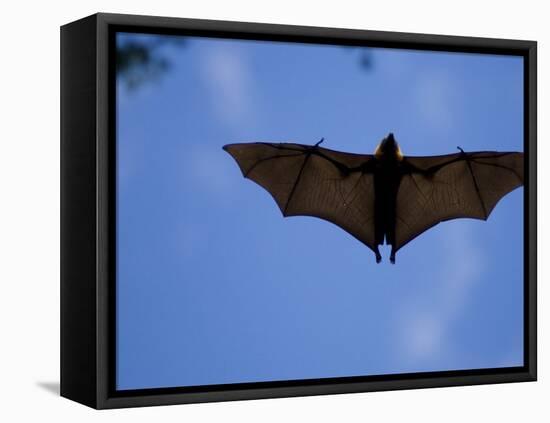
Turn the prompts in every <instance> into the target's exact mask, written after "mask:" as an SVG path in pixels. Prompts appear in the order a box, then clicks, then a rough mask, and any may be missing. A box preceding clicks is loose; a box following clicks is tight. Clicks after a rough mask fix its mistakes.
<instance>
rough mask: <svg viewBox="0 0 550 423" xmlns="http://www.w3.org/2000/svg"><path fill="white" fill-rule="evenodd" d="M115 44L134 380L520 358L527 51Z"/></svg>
mask: <svg viewBox="0 0 550 423" xmlns="http://www.w3.org/2000/svg"><path fill="white" fill-rule="evenodd" d="M116 50H117V60H116V62H117V69H116V84H117V90H116V219H117V220H116V227H117V229H116V231H117V232H116V242H117V244H116V388H117V389H119V390H128V389H148V388H165V387H188V386H203V385H215V384H235V383H247V382H269V381H285V380H301V379H322V378H338V377H350V376H371V375H388V374H402V373H415V372H435V371H447V370H465V369H488V368H503V367H516V366H523V364H524V350H523V340H524V333H523V327H524V322H523V315H524V310H523V304H524V298H523V287H524V284H523V274H524V261H523V237H524V232H523V204H524V190H523V187H522V186H521V185H522V184H521V177H522V175H520V174H519V173H521V172H522V171H523V159H522V158H521V155H514V154H512V155H504V156H503V155H501V153H511V152H513V153H521V152H522V151H523V145H524V144H523V140H524V128H523V113H524V104H523V87H524V86H523V83H524V75H523V69H524V63H523V58H522V57H520V56H510V55H506V56H505V55H490V54H477V53H468V54H467V53H451V52H441V51H437V52H436V51H418V50H404V49H389V48H366V47H350V46H337V45H318V44H306V43H290V42H274V41H251V40H236V39H222V38H207V37H191V36H185V37H183V36H168V35H151V34H135V33H118V34H117V35H116ZM390 134H391V135H390ZM321 141H322V142H321ZM319 142H321V143H320V144H319ZM381 142H382V144H381ZM254 143H262V144H254ZM228 145H229V146H230V147H227V146H228ZM235 145H237V147H235ZM316 145H317V146H316ZM224 146H226V148H225V150H224ZM231 146H233V147H231ZM377 147H378V148H377ZM457 147H459V148H457ZM339 152H345V153H352V154H351V155H346V154H342V153H339ZM477 152H489V153H483V154H482V153H477ZM495 152H497V153H495ZM228 153H229V154H228ZM375 153H376V154H375ZM358 155H360V156H358ZM448 155H449V156H448ZM450 155H452V156H450ZM416 156H422V157H424V156H445V157H444V158H440V159H437V160H436V161H435V162H434V161H433V159H429V160H428V161H426V160H420V159H414V157H416ZM430 160H431V161H430ZM268 163H270V164H269V166H268V165H267V164H268ZM381 163H383V164H381ZM445 166H446V167H445ZM396 175H397V176H396ZM243 176H246V178H245V177H243ZM464 181H469V182H468V184H469V185H468V186H469V187H470V188H468V190H466V188H464V186H465V184H466V182H464ZM255 182H256V183H255ZM399 190H401V191H400V192H399ZM466 191H467V192H466ZM466 198H469V200H466ZM300 199H301V200H300ZM395 199H397V200H395ZM477 200H479V201H477ZM300 201H302V203H303V204H301V205H299V204H298V203H299V202H300ZM381 204H383V205H384V206H381ZM420 205H421V206H422V207H423V208H422V207H421V208H420V209H419V207H420ZM394 206H395V207H394ZM493 206H494V208H493ZM451 208H452V210H451ZM436 209H437V210H438V211H437V213H436V211H434V210H436ZM396 210H397V211H396ZM419 210H421V212H419ZM457 210H458V211H457ZM413 212H414V213H416V214H414V215H413ZM283 214H286V215H289V217H286V218H285V217H283ZM293 214H306V215H307V216H303V215H300V216H292V217H290V215H293ZM369 216H370V217H369ZM411 216H412V217H411ZM456 217H461V218H456ZM473 217H475V218H473ZM485 218H486V220H485ZM421 219H424V220H426V222H428V223H427V224H425V225H424V226H426V225H427V227H426V228H425V229H427V230H425V231H424V230H422V231H420V232H418V231H419V230H420V229H422V228H420V226H421V225H420V223H418V222H419V221H420V220H421ZM434 219H435V220H438V219H439V220H445V221H442V222H441V223H439V224H435V223H437V222H436V221H434ZM447 219H450V220H447ZM414 225H417V226H414ZM418 225H420V226H418ZM407 228H408V229H407ZM419 228H420V229H419ZM407 230H410V231H409V232H410V234H409V235H407V236H409V238H410V237H411V236H413V235H414V236H413V237H412V238H410V239H409V238H407V236H405V235H403V234H404V233H405V232H406V231H407ZM411 234H412V235H411ZM400 237H401V238H400ZM400 239H401V241H400ZM380 240H381V241H382V242H380V243H379V242H378V241H380ZM403 241H407V242H406V243H405V244H403ZM384 242H386V243H387V244H385V245H384ZM371 244H372V245H371ZM379 244H383V245H379ZM392 247H393V248H392ZM396 247H400V248H396ZM376 250H378V251H379V255H378V254H376ZM392 250H397V251H392ZM377 261H379V263H377ZM392 261H395V263H392Z"/></svg>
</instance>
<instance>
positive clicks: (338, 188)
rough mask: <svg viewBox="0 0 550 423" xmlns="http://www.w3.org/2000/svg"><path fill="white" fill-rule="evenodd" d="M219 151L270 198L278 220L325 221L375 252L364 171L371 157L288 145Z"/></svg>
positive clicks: (368, 177) (370, 192)
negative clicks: (278, 213) (308, 218)
mask: <svg viewBox="0 0 550 423" xmlns="http://www.w3.org/2000/svg"><path fill="white" fill-rule="evenodd" d="M223 148H224V150H225V151H227V152H228V153H229V154H231V156H233V158H234V159H235V160H236V161H237V163H238V165H239V167H240V168H241V171H242V173H243V175H244V176H245V177H246V178H248V179H251V180H252V181H254V182H256V183H257V184H259V185H260V186H262V187H263V188H265V189H266V190H267V191H268V192H269V193H270V194H271V195H272V197H273V198H274V199H275V201H276V202H277V205H278V206H279V208H280V209H281V212H282V213H283V216H315V217H318V218H321V219H324V220H327V221H329V222H332V223H334V224H336V225H338V226H339V227H340V228H342V229H344V230H345V231H346V232H348V233H349V234H351V235H353V236H354V237H355V238H357V239H358V240H359V241H361V242H362V243H364V244H365V245H366V246H368V247H369V248H370V249H372V250H373V251H374V249H375V248H376V245H375V239H374V237H375V230H374V180H373V179H374V178H373V175H372V172H369V171H368V170H367V169H368V165H367V164H368V163H369V162H370V161H371V160H372V156H370V155H364V154H351V153H342V152H338V151H333V150H328V149H326V148H321V147H318V146H307V145H302V144H290V143H282V144H271V143H245V144H229V145H226V146H224V147H223ZM365 165H367V166H365ZM362 167H363V168H362ZM359 168H362V170H358V169H359ZM351 169H354V170H351ZM350 170H351V171H350Z"/></svg>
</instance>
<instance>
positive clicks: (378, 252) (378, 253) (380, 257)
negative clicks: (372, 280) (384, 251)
mask: <svg viewBox="0 0 550 423" xmlns="http://www.w3.org/2000/svg"><path fill="white" fill-rule="evenodd" d="M374 254H376V263H380V262H381V261H382V256H381V255H380V251H378V250H376V251H375V252H374Z"/></svg>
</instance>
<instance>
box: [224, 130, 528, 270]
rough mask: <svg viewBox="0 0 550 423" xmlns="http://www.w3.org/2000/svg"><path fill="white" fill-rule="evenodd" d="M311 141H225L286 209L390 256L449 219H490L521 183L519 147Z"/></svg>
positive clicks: (249, 173) (391, 140) (251, 175)
mask: <svg viewBox="0 0 550 423" xmlns="http://www.w3.org/2000/svg"><path fill="white" fill-rule="evenodd" d="M322 142H323V139H321V141H319V142H318V143H317V144H315V145H304V144H293V143H267V142H255V143H238V144H228V145H225V146H224V147H223V149H224V150H225V151H227V152H228V153H229V154H230V155H231V156H232V157H233V158H234V159H235V161H236V162H237V164H238V165H239V167H240V169H241V172H242V174H243V176H244V177H245V178H248V179H251V180H252V181H254V182H256V183H257V184H259V185H260V186H261V187H263V188H264V189H266V190H267V191H268V192H269V193H270V194H271V196H272V197H273V199H274V200H275V202H276V203H277V205H278V206H279V208H280V210H281V212H282V214H283V216H285V217H286V216H313V217H318V218H321V219H324V220H326V221H329V222H332V223H333V224H335V225H337V226H339V227H340V228H342V229H343V230H344V231H346V232H348V233H349V234H351V235H352V236H353V237H355V238H356V239H358V240H359V241H360V242H362V243H363V244H364V245H366V246H367V247H368V248H370V249H371V250H372V251H373V252H374V254H375V256H376V262H377V263H380V261H381V260H382V256H381V255H380V251H379V248H378V246H379V245H383V244H384V242H385V243H386V244H389V245H391V253H390V261H391V263H395V254H396V253H397V251H399V249H401V248H403V246H405V245H406V244H408V243H409V242H410V241H412V240H413V239H415V238H416V237H417V236H419V235H420V234H422V233H423V232H425V231H426V230H428V229H430V228H431V227H433V226H435V225H437V224H438V223H440V222H444V221H446V220H450V219H457V218H473V219H481V220H487V218H488V217H489V215H490V213H491V211H492V210H493V209H494V207H495V206H496V204H497V203H498V202H499V200H500V199H501V198H502V197H504V196H505V195H506V194H508V193H509V192H511V191H513V190H514V189H516V188H518V187H519V186H521V185H523V167H524V164H523V163H524V160H523V153H520V152H497V151H478V152H465V151H464V150H463V149H461V148H460V147H457V148H458V149H459V150H460V151H459V152H458V153H455V154H447V155H441V156H424V157H421V156H404V155H403V154H402V152H401V149H400V147H399V145H398V143H397V141H396V140H395V137H394V135H393V134H392V133H390V134H388V136H386V137H385V138H384V139H383V140H382V141H381V142H380V144H379V145H378V147H377V148H376V150H375V152H374V154H372V155H370V154H354V153H344V152H340V151H335V150H329V149H327V148H323V147H320V144H321V143H322Z"/></svg>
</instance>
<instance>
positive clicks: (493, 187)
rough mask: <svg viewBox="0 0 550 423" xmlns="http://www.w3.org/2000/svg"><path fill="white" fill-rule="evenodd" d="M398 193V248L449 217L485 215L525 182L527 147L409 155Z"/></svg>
mask: <svg viewBox="0 0 550 423" xmlns="http://www.w3.org/2000/svg"><path fill="white" fill-rule="evenodd" d="M403 162H404V163H403V169H404V174H403V176H402V179H401V184H400V186H399V191H398V194H397V203H396V204H397V210H396V228H395V246H394V249H395V251H397V250H399V249H400V248H401V247H403V246H404V245H405V244H407V243H408V242H409V241H411V240H413V239H414V238H416V237H417V236H418V235H420V234H421V233H423V232H424V231H426V230H427V229H429V228H431V227H432V226H435V225H437V224H438V223H439V222H443V221H445V220H450V219H456V218H460V217H469V218H474V219H481V220H486V219H487V218H488V217H489V214H490V213H491V211H492V210H493V208H494V207H495V206H496V204H497V203H498V201H499V200H500V199H501V198H502V197H504V196H505V195H506V194H508V193H509V192H510V191H512V190H514V189H515V188H517V187H519V186H521V185H523V153H514V152H510V153H508V152H506V153H502V152H494V151H484V152H475V153H464V152H462V153H457V154H449V155H445V156H428V157H405V158H404V160H403Z"/></svg>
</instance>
